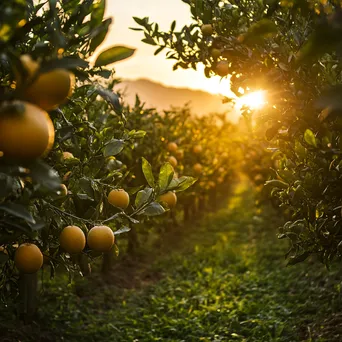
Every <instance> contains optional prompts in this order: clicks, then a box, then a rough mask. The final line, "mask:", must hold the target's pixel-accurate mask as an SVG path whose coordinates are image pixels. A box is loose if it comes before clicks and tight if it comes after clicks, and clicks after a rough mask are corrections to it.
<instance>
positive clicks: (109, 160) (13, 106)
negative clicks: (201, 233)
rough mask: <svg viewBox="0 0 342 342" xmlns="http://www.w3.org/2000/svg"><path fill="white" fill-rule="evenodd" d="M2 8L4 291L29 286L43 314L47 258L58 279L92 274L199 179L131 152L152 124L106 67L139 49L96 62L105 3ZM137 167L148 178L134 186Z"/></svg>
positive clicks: (27, 298) (77, 0)
mask: <svg viewBox="0 0 342 342" xmlns="http://www.w3.org/2000/svg"><path fill="white" fill-rule="evenodd" d="M1 6H2V11H1V14H0V52H1V59H0V75H1V78H0V79H1V84H0V132H1V133H0V182H1V190H0V246H1V247H0V249H1V251H0V256H1V273H0V289H1V295H2V299H6V298H9V297H10V296H11V297H13V296H16V294H17V292H18V284H19V285H20V288H21V289H22V290H23V291H22V294H23V296H22V297H23V298H22V301H23V304H24V307H23V308H22V309H23V311H24V312H30V313H32V310H31V309H32V307H33V305H32V296H31V293H33V292H34V289H35V286H36V285H35V284H36V279H37V278H36V277H37V271H38V270H39V269H40V268H41V267H42V265H43V263H44V264H45V265H46V266H45V267H50V269H51V274H52V275H53V274H54V271H55V268H56V267H57V266H58V267H60V268H61V267H65V268H66V269H67V271H69V272H70V274H71V275H72V273H73V272H75V271H76V272H78V271H81V272H82V274H87V273H88V272H89V261H90V260H92V259H93V258H95V257H97V256H100V255H102V254H103V253H104V255H105V257H107V256H108V255H111V254H113V253H114V254H115V253H116V252H117V247H116V244H115V242H116V237H117V236H118V234H121V233H126V232H129V230H130V226H131V225H133V224H136V223H138V222H139V220H140V218H141V217H144V216H154V215H160V214H163V213H164V212H165V211H166V209H164V207H163V206H162V205H161V204H160V203H159V202H158V199H159V196H160V195H163V194H164V193H167V192H169V191H171V190H172V191H182V190H185V189H186V188H187V187H189V186H190V185H192V184H193V183H194V181H195V179H194V178H192V177H182V178H181V179H178V178H175V179H174V177H173V176H174V170H173V168H172V166H171V165H170V164H169V163H163V164H160V165H157V167H158V168H159V167H160V172H158V173H155V172H153V171H152V166H151V164H150V163H149V162H148V161H147V160H146V159H143V162H141V156H139V157H140V159H139V160H138V159H132V158H129V156H130V155H131V154H132V150H134V149H136V148H137V147H138V146H139V144H142V143H143V137H144V135H145V132H144V131H142V130H141V128H140V127H139V122H138V121H136V122H133V123H132V122H130V120H131V118H130V113H129V112H128V111H127V108H126V107H124V106H122V103H121V101H120V98H119V96H118V95H117V94H115V93H114V92H113V86H114V85H115V83H116V81H115V80H113V77H112V71H111V70H109V69H106V68H105V66H106V65H108V64H111V63H114V62H116V61H119V60H122V59H125V58H128V57H129V56H131V55H132V54H133V52H134V50H132V49H129V48H127V47H124V46H114V47H111V48H109V49H107V50H106V51H103V52H102V53H100V54H99V55H98V56H97V58H96V60H95V62H94V63H89V62H88V60H89V58H90V57H91V56H92V55H93V53H94V51H95V50H96V49H97V47H98V46H99V45H100V44H101V42H102V41H103V40H104V38H105V36H106V33H107V31H108V29H109V27H110V24H111V19H110V18H108V19H104V11H105V1H102V0H101V1H95V0H94V1H92V0H91V1H81V0H71V1H53V0H51V1H40V2H39V1H38V2H37V1H22V0H15V1H12V0H5V1H2V3H1ZM146 144H148V142H146ZM117 155H120V156H121V158H122V160H123V161H120V160H119V159H114V156H117ZM137 165H139V168H142V171H141V172H142V174H143V175H144V178H141V179H140V180H139V184H136V185H134V187H133V186H130V184H131V183H130V180H131V179H133V178H134V177H135V176H134V172H135V170H136V169H137ZM18 279H19V283H18ZM30 310H31V311H30Z"/></svg>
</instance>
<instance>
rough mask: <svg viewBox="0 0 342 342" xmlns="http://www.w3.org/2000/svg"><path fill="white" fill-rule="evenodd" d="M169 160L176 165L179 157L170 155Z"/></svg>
mask: <svg viewBox="0 0 342 342" xmlns="http://www.w3.org/2000/svg"><path fill="white" fill-rule="evenodd" d="M168 162H169V163H170V164H171V165H172V166H173V167H176V166H177V164H178V162H177V159H176V158H175V157H173V156H171V157H169V159H168Z"/></svg>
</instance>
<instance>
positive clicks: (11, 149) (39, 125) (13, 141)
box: [0, 101, 55, 160]
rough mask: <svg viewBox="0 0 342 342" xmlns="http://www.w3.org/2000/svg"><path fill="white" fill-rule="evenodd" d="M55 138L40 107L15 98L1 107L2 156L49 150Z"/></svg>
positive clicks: (28, 156) (36, 155) (31, 154)
mask: <svg viewBox="0 0 342 342" xmlns="http://www.w3.org/2000/svg"><path fill="white" fill-rule="evenodd" d="M54 140H55V129H54V127H53V123H52V121H51V119H50V117H49V115H48V114H47V113H46V112H45V111H44V110H42V109H41V108H39V107H37V106H35V105H33V104H31V103H28V102H23V101H14V102H12V103H11V104H9V105H6V106H5V107H3V108H2V109H0V151H2V152H3V153H4V156H5V157H10V158H13V159H20V160H32V159H36V158H39V157H41V156H43V155H46V154H47V153H48V152H49V151H50V150H51V148H52V145H53V143H54Z"/></svg>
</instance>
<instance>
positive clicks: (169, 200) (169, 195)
mask: <svg viewBox="0 0 342 342" xmlns="http://www.w3.org/2000/svg"><path fill="white" fill-rule="evenodd" d="M159 199H160V201H162V202H165V203H166V204H167V206H168V207H169V208H170V209H172V208H174V207H175V206H176V203H177V195H176V194H175V193H174V192H173V191H168V192H166V193H165V194H163V195H160V197H159Z"/></svg>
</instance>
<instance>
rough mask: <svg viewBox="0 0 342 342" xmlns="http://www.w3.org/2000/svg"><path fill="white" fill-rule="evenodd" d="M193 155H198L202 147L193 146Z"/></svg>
mask: <svg viewBox="0 0 342 342" xmlns="http://www.w3.org/2000/svg"><path fill="white" fill-rule="evenodd" d="M192 151H193V152H194V153H195V154H200V153H202V151H203V147H202V146H201V145H196V146H194V148H193V150H192Z"/></svg>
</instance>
